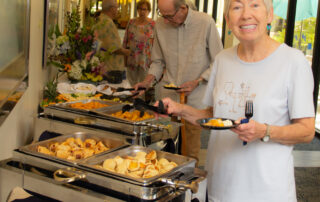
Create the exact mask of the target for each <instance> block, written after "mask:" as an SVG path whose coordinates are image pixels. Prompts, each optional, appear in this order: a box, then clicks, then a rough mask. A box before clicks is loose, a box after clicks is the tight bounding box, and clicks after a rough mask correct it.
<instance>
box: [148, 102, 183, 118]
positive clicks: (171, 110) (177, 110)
mask: <svg viewBox="0 0 320 202" xmlns="http://www.w3.org/2000/svg"><path fill="white" fill-rule="evenodd" d="M162 102H163V105H164V108H165V109H166V111H167V114H172V115H174V116H180V115H181V112H182V110H183V106H184V105H183V104H180V103H177V102H175V101H173V100H171V99H170V98H163V99H162ZM154 105H155V106H159V101H157V102H156V103H155V104H154Z"/></svg>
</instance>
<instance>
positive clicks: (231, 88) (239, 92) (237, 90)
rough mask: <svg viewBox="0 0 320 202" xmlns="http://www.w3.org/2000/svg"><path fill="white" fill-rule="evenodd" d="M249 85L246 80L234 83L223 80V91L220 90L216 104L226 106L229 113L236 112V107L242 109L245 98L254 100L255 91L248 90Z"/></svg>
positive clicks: (249, 88)
mask: <svg viewBox="0 0 320 202" xmlns="http://www.w3.org/2000/svg"><path fill="white" fill-rule="evenodd" d="M250 86H251V85H250V84H249V83H246V82H241V83H240V84H235V83H234V82H232V81H230V82H225V83H224V87H223V91H222V92H221V96H219V97H220V99H219V100H218V103H217V104H218V105H219V106H220V107H222V106H223V105H225V106H224V107H225V108H228V111H229V112H231V113H238V111H237V109H240V110H241V111H242V110H244V108H245V104H246V100H254V98H255V97H256V94H255V93H252V92H250V90H251V87H250Z"/></svg>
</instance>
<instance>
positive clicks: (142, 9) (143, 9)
mask: <svg viewBox="0 0 320 202" xmlns="http://www.w3.org/2000/svg"><path fill="white" fill-rule="evenodd" d="M138 10H140V11H149V9H147V8H138Z"/></svg>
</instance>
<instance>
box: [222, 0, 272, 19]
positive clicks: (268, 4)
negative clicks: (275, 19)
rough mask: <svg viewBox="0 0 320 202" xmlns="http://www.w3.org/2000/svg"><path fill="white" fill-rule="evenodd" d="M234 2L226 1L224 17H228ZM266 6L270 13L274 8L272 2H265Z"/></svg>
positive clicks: (270, 0)
mask: <svg viewBox="0 0 320 202" xmlns="http://www.w3.org/2000/svg"><path fill="white" fill-rule="evenodd" d="M231 1H232V0H224V12H223V14H224V16H228V15H229V8H230V4H231ZM263 2H264V5H265V6H266V8H267V12H268V13H269V12H270V9H271V8H272V6H273V5H272V0H263Z"/></svg>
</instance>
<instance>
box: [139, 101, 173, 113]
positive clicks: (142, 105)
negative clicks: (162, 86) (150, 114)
mask: <svg viewBox="0 0 320 202" xmlns="http://www.w3.org/2000/svg"><path fill="white" fill-rule="evenodd" d="M158 102H159V105H158V107H156V106H152V105H149V104H147V103H146V102H145V101H144V100H142V99H140V98H135V99H134V101H133V106H134V107H135V108H136V109H148V110H151V111H154V112H156V113H158V114H165V115H169V116H171V114H168V113H167V110H166V109H165V107H164V104H163V102H162V100H159V101H158Z"/></svg>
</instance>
